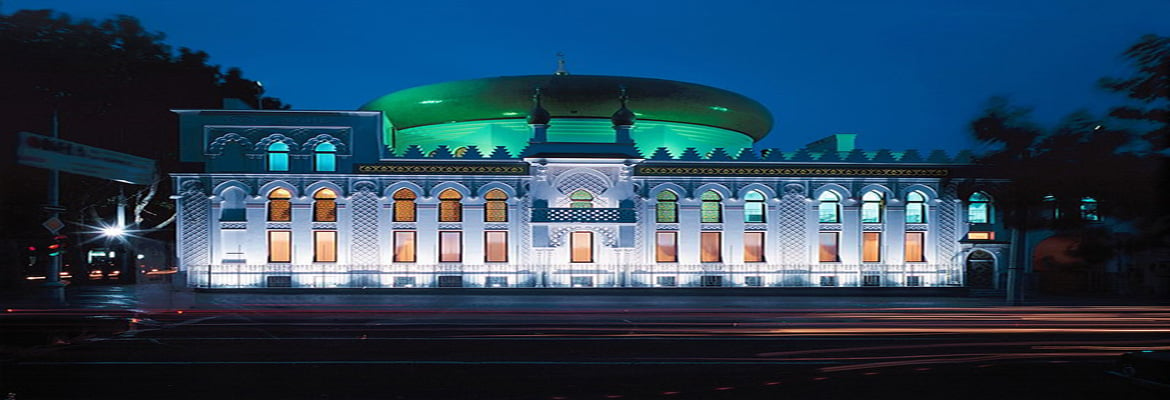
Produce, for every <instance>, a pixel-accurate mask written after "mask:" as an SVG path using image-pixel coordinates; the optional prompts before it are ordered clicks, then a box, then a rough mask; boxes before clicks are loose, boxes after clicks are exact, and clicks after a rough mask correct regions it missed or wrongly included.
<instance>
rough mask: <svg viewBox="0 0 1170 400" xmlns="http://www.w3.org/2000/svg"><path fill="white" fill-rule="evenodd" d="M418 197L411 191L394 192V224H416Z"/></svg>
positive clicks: (400, 190)
mask: <svg viewBox="0 0 1170 400" xmlns="http://www.w3.org/2000/svg"><path fill="white" fill-rule="evenodd" d="M416 198H418V195H416V194H414V192H413V191H411V190H410V189H399V190H398V191H397V192H394V222H414V221H415V218H416V214H415V211H414V209H415V208H414V199H416Z"/></svg>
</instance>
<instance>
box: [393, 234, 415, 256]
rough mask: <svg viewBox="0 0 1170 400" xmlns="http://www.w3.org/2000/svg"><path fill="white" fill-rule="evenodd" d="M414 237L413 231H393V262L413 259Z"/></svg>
mask: <svg viewBox="0 0 1170 400" xmlns="http://www.w3.org/2000/svg"><path fill="white" fill-rule="evenodd" d="M414 239H415V232H414V231H394V262H407V263H411V262H414V261H415V256H414V255H415V241H414Z"/></svg>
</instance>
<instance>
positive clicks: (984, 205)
mask: <svg viewBox="0 0 1170 400" xmlns="http://www.w3.org/2000/svg"><path fill="white" fill-rule="evenodd" d="M967 222H970V223H972V224H990V223H991V197H988V196H987V194H986V193H983V192H975V193H971V197H968V198H967Z"/></svg>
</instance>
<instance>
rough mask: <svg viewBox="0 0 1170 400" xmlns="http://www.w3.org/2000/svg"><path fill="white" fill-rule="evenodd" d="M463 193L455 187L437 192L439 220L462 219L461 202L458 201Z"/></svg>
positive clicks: (457, 220)
mask: <svg viewBox="0 0 1170 400" xmlns="http://www.w3.org/2000/svg"><path fill="white" fill-rule="evenodd" d="M462 199H463V195H461V194H459V192H458V191H456V190H455V189H447V190H444V191H442V192H441V193H439V222H460V221H463V203H461V202H459V201H460V200H462Z"/></svg>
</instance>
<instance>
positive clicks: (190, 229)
mask: <svg viewBox="0 0 1170 400" xmlns="http://www.w3.org/2000/svg"><path fill="white" fill-rule="evenodd" d="M182 188H183V192H182V193H183V199H182V201H183V205H182V209H181V210H182V211H181V212H182V213H183V214H182V218H183V231H182V234H181V237H182V238H183V239H182V240H183V241H182V243H180V244H179V245H180V246H183V259H182V260H181V261H180V262H182V265H184V266H187V267H190V266H195V265H208V264H210V263H211V237H210V231H211V229H210V228H211V226H210V225H211V213H210V208H211V200H208V199H207V194H206V193H204V191H203V190H204V187H203V184H202V183H201V182H199V181H186V182H183V185H182Z"/></svg>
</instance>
